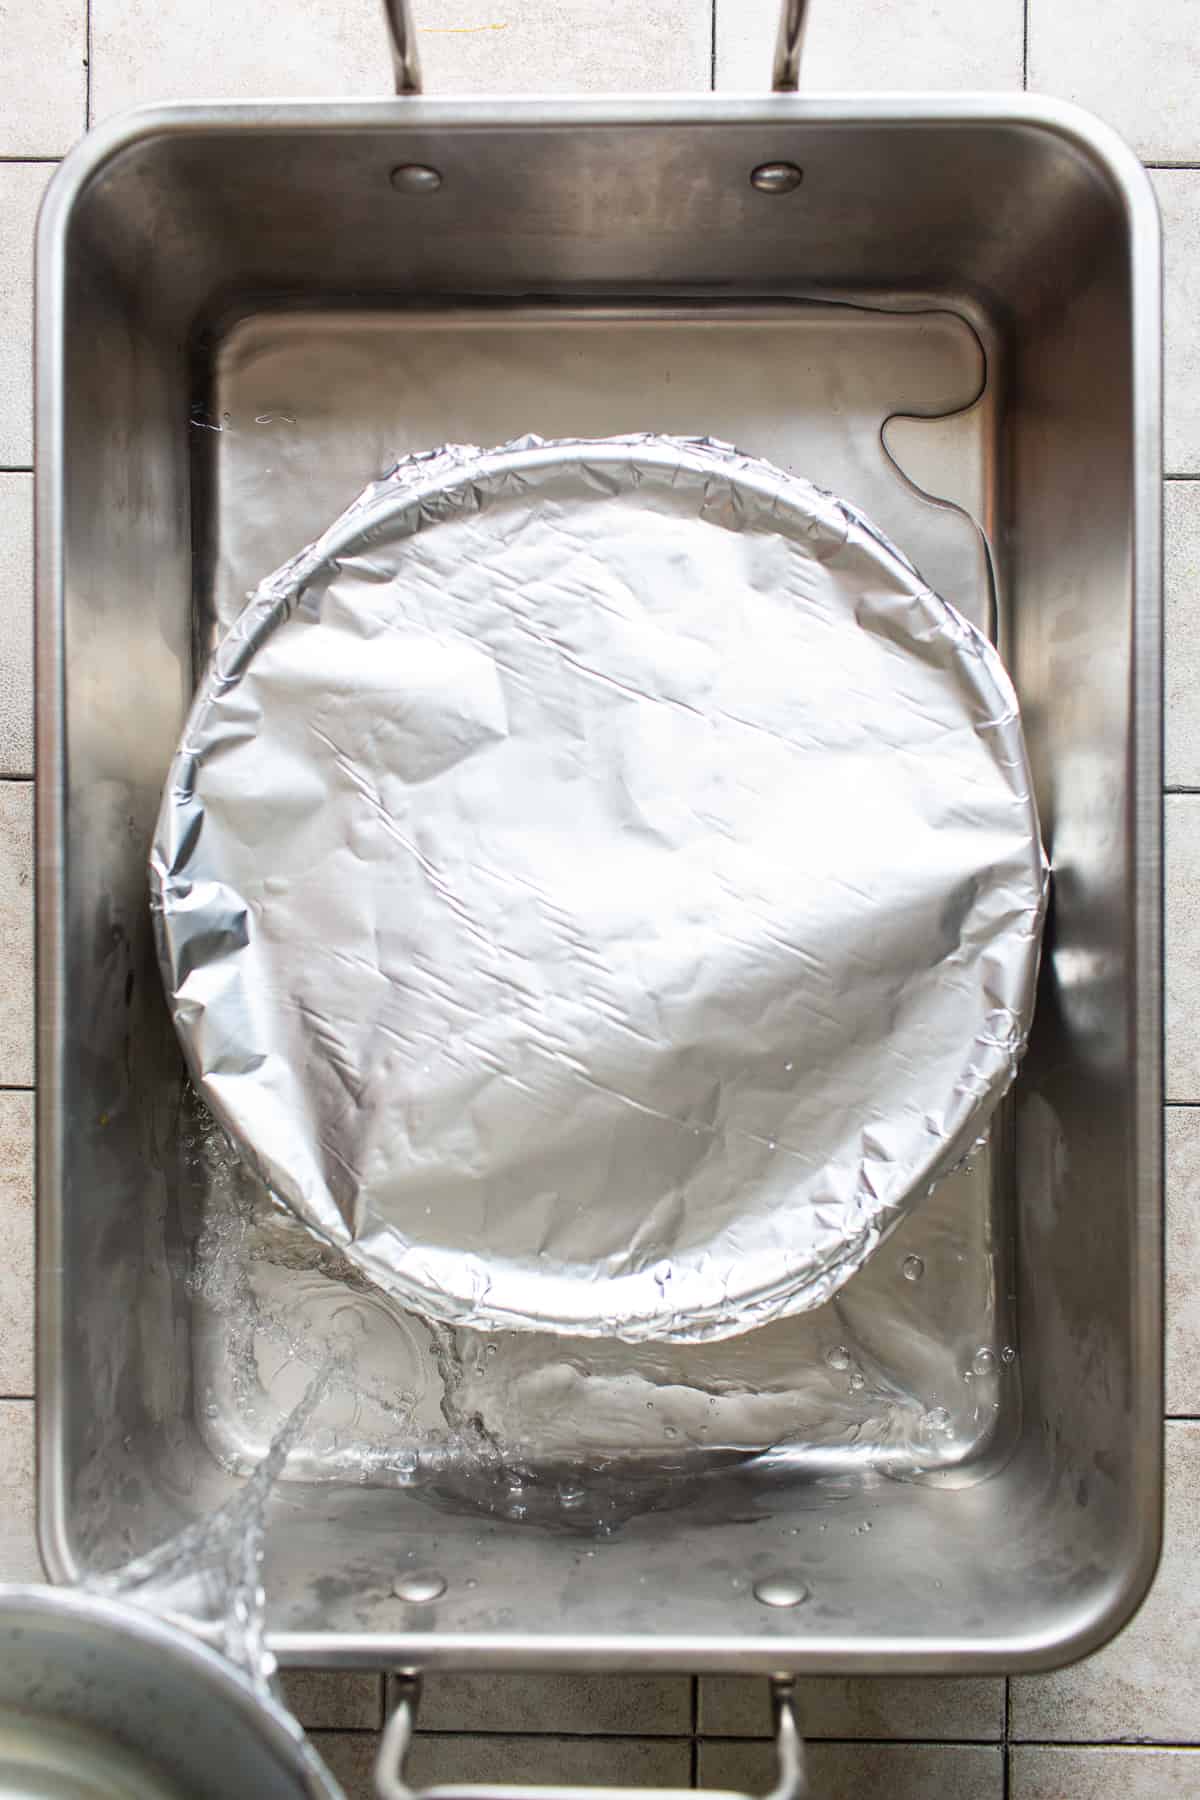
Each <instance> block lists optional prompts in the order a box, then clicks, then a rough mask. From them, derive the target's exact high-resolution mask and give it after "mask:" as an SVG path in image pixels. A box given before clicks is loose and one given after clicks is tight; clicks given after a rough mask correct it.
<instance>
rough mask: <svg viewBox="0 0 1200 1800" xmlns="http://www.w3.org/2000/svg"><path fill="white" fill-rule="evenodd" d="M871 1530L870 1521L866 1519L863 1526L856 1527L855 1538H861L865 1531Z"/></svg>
mask: <svg viewBox="0 0 1200 1800" xmlns="http://www.w3.org/2000/svg"><path fill="white" fill-rule="evenodd" d="M870 1529H871V1521H870V1519H864V1520H863V1522H862V1524H861V1525H856V1526H855V1527H854V1531H855V1536H856V1537H861V1536H862V1535H863V1532H864V1531H870Z"/></svg>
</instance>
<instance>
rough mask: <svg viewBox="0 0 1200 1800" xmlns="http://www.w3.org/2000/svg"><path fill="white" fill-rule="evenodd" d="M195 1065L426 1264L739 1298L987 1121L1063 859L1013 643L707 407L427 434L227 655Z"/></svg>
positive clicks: (647, 1303)
mask: <svg viewBox="0 0 1200 1800" xmlns="http://www.w3.org/2000/svg"><path fill="white" fill-rule="evenodd" d="M150 873H151V900H152V905H153V907H154V909H155V915H156V928H157V931H158V942H159V949H160V956H161V961H162V966H163V971H164V975H165V981H166V987H167V994H168V998H169V1003H170V1006H171V1010H172V1013H173V1016H174V1019H175V1023H176V1026H177V1028H178V1032H179V1035H180V1038H181V1041H182V1044H183V1047H184V1051H185V1053H186V1056H187V1059H188V1062H189V1064H190V1066H191V1070H192V1073H193V1076H194V1078H195V1080H196V1082H197V1084H198V1086H199V1088H200V1090H201V1092H202V1093H203V1095H204V1097H205V1099H206V1100H207V1102H208V1104H209V1105H210V1107H211V1108H212V1110H213V1112H214V1113H215V1114H216V1116H217V1118H218V1119H219V1120H220V1121H221V1123H222V1124H223V1125H224V1126H225V1128H226V1129H227V1130H228V1131H229V1132H230V1134H231V1135H232V1136H233V1138H234V1139H235V1141H236V1142H237V1143H238V1144H239V1146H240V1147H241V1148H242V1150H243V1152H244V1153H245V1154H246V1155H247V1156H248V1157H249V1158H250V1160H251V1162H252V1164H253V1165H254V1167H255V1168H256V1170H257V1172H258V1173H259V1174H260V1175H261V1176H262V1178H263V1180H264V1181H265V1182H266V1183H267V1185H268V1186H269V1188H270V1190H271V1191H272V1193H273V1194H274V1196H275V1197H276V1199H277V1200H278V1201H279V1202H280V1203H281V1204H283V1205H285V1206H286V1207H288V1208H290V1209H291V1210H292V1211H293V1212H294V1213H296V1214H297V1215H298V1216H299V1217H300V1218H301V1219H302V1220H303V1221H304V1222H305V1223H306V1224H307V1225H308V1226H309V1227H310V1228H311V1229H312V1230H313V1231H314V1232H316V1233H317V1234H318V1235H320V1236H321V1237H323V1238H326V1239H328V1240H331V1241H332V1242H334V1243H336V1244H337V1245H338V1246H340V1247H341V1249H342V1250H343V1251H344V1252H345V1253H346V1255H347V1256H348V1257H349V1258H350V1259H351V1261H352V1262H354V1263H355V1264H356V1265H358V1266H359V1267H360V1268H361V1269H362V1270H363V1271H364V1272H365V1273H366V1274H367V1275H369V1276H370V1277H371V1278H372V1279H373V1280H374V1281H375V1282H376V1283H377V1284H378V1285H379V1286H380V1287H381V1288H382V1289H383V1290H385V1291H386V1292H387V1293H389V1294H390V1295H392V1296H393V1297H394V1298H395V1299H396V1300H398V1301H399V1302H401V1303H402V1304H404V1305H406V1306H410V1307H413V1308H415V1309H417V1310H419V1311H420V1312H422V1313H424V1314H426V1315H428V1316H431V1317H433V1318H435V1319H440V1320H444V1321H448V1322H453V1323H456V1324H460V1325H470V1326H473V1327H476V1328H478V1329H483V1330H497V1329H499V1330H503V1329H510V1328H514V1327H516V1328H525V1329H539V1330H547V1329H550V1330H555V1331H559V1332H565V1333H574V1334H578V1335H582V1336H591V1337H601V1336H615V1337H618V1338H622V1339H625V1340H628V1341H631V1342H636V1341H639V1340H644V1339H658V1340H680V1341H682V1340H688V1339H702V1338H720V1337H728V1336H732V1335H734V1334H736V1333H738V1332H742V1331H746V1330H747V1329H749V1328H750V1327H752V1326H754V1325H758V1324H761V1323H763V1322H764V1321H766V1320H769V1319H773V1318H777V1317H779V1316H781V1315H784V1314H788V1313H794V1312H798V1311H801V1310H803V1309H806V1308H809V1307H813V1306H816V1305H818V1304H820V1303H821V1302H823V1301H825V1300H826V1299H828V1298H829V1296H830V1295H831V1294H832V1293H833V1292H835V1290H836V1289H837V1288H838V1287H839V1286H840V1285H841V1284H842V1283H843V1282H845V1281H846V1280H847V1279H848V1278H849V1276H850V1275H852V1274H853V1273H854V1271H855V1270H856V1269H858V1268H859V1267H860V1266H861V1265H862V1263H863V1262H864V1261H865V1259H866V1258H867V1257H868V1256H869V1255H870V1254H871V1252H872V1251H873V1250H874V1249H875V1248H876V1246H877V1245H878V1244H879V1242H880V1240H881V1238H882V1237H883V1235H884V1234H885V1233H886V1232H887V1231H888V1229H889V1228H890V1227H891V1226H892V1225H894V1224H895V1223H896V1221H897V1220H898V1218H899V1217H900V1215H901V1213H902V1212H903V1210H904V1209H905V1208H906V1207H908V1206H909V1205H910V1204H911V1203H912V1202H913V1201H914V1200H915V1199H917V1198H919V1197H920V1196H921V1195H923V1194H924V1193H925V1192H927V1191H928V1189H929V1187H930V1185H931V1184H932V1183H933V1182H935V1181H936V1180H937V1179H938V1178H939V1177H940V1176H941V1175H943V1174H944V1173H946V1172H947V1171H948V1170H949V1169H950V1168H951V1167H953V1165H954V1164H955V1163H956V1162H958V1161H959V1160H960V1159H961V1158H962V1157H963V1155H964V1154H965V1153H966V1151H967V1149H968V1148H969V1146H970V1144H971V1143H972V1141H973V1140H974V1139H975V1138H976V1137H977V1136H978V1135H979V1133H980V1131H981V1130H982V1128H983V1125H984V1123H985V1121H986V1119H987V1116H988V1114H989V1113H990V1111H991V1110H992V1108H993V1107H994V1106H995V1104H996V1102H997V1101H998V1100H999V1098H1000V1097H1001V1095H1002V1094H1003V1093H1004V1091H1005V1089H1006V1088H1007V1087H1008V1086H1009V1084H1010V1082H1011V1081H1012V1079H1013V1075H1014V1072H1015V1070H1016V1066H1017V1063H1018V1060H1019V1058H1020V1055H1021V1052H1022V1050H1023V1048H1024V1043H1025V1038H1026V1034H1027V1030H1028V1026H1029V1021H1030V1015H1031V1010H1032V1005H1033V993H1034V984H1035V979H1036V970H1037V959H1038V948H1039V938H1040V930H1041V923H1042V916H1043V910H1044V903H1045V891H1046V876H1045V866H1044V859H1043V856H1042V851H1041V846H1040V840H1039V836H1038V827H1037V818H1036V813H1035V808H1034V802H1033V798H1032V792H1031V782H1030V776H1029V769H1028V765H1027V761H1026V756H1025V750H1024V745H1023V741H1022V736H1021V730H1020V723H1019V719H1018V714H1017V706H1016V701H1015V698H1014V695H1013V691H1012V688H1011V686H1010V684H1009V681H1008V677H1007V675H1006V674H1005V671H1004V669H1003V666H1002V664H1001V662H1000V660H999V658H998V657H997V655H996V653H995V652H994V650H993V649H992V647H991V646H990V644H989V643H988V642H987V641H986V639H985V638H984V637H982V636H981V635H980V633H979V632H978V631H976V630H975V629H974V628H973V627H972V626H971V625H969V624H968V623H967V622H966V621H965V620H964V619H962V618H961V617H960V616H959V615H958V614H957V613H956V612H955V611H954V610H953V608H952V607H950V606H949V605H947V604H946V603H945V602H944V601H943V600H941V599H939V598H938V596H937V595H935V594H933V593H932V592H930V591H929V589H928V588H927V587H926V586H925V584H924V583H923V582H922V580H921V578H920V577H919V575H918V574H917V573H916V571H915V570H914V569H913V568H912V567H911V565H910V564H909V563H908V562H907V561H906V560H905V558H904V557H903V556H902V555H901V554H900V553H899V552H898V551H897V550H896V549H895V548H894V547H893V546H891V545H890V544H889V543H888V542H887V540H886V539H885V538H883V537H882V535H881V534H880V533H879V532H878V531H876V530H875V529H874V527H872V526H871V525H870V524H869V522H868V521H867V520H866V519H864V518H863V517H862V516H861V515H860V514H859V513H857V512H856V511H855V510H854V509H853V508H851V507H850V506H848V505H846V504H845V503H844V502H841V501H839V500H837V499H835V498H834V497H833V496H831V495H829V494H826V493H824V492H822V491H820V490H819V489H817V488H814V487H812V486H810V485H809V484H808V483H806V482H804V481H801V480H798V479H797V478H795V477H793V476H789V475H785V474H783V473H782V472H781V471H779V470H778V469H775V468H772V467H770V466H769V465H767V464H764V463H762V462H757V461H754V460H752V459H750V458H748V457H745V456H743V455H741V454H739V453H737V452H736V451H734V450H732V449H730V448H729V447H728V446H725V445H721V444H716V443H713V442H710V441H700V440H686V441H684V440H670V439H665V438H658V437H651V436H646V437H638V438H629V439H613V440H605V441H601V442H567V443H543V442H542V441H540V440H538V439H536V438H528V439H522V440H520V441H519V442H517V443H514V444H510V445H507V446H505V447H503V448H501V449H499V450H495V451H490V452H483V451H480V450H477V449H475V448H473V447H455V448H451V449H447V450H443V451H438V452H433V453H430V454H429V455H427V456H421V457H414V458H410V459H408V460H407V461H406V462H404V463H402V464H401V465H399V466H398V467H397V468H396V469H395V470H394V471H393V472H392V473H391V474H390V475H389V476H387V477H386V478H385V479H383V480H381V481H378V482H375V483H373V484H372V485H371V486H369V487H368V488H367V489H366V490H365V491H364V492H363V493H362V494H361V495H360V497H359V498H358V499H357V500H356V501H355V502H354V503H353V505H352V506H351V507H350V508H349V509H348V510H347V512H346V513H344V514H343V515H342V517H341V518H340V519H339V520H338V521H337V522H336V523H335V524H334V525H333V526H332V527H331V528H330V530H329V531H327V532H326V533H325V535H324V536H323V537H322V538H320V539H319V540H318V541H317V542H316V543H315V544H313V545H311V546H310V547H309V548H308V549H306V550H304V551H303V552H302V553H301V554H300V555H299V556H297V557H295V558H294V559H293V560H292V561H291V562H289V563H288V564H286V565H285V567H283V568H282V569H280V570H278V571H277V572H276V573H275V574H273V575H271V576H270V577H269V578H268V579H267V580H266V581H264V582H263V583H262V585H261V586H260V587H259V588H258V589H257V591H256V592H255V593H254V594H253V595H252V596H251V598H250V600H249V603H248V604H247V606H246V608H245V611H244V612H243V613H242V615H241V617H240V618H239V619H238V621H237V622H236V624H235V625H234V626H233V627H232V629H231V630H230V632H229V633H228V635H227V636H226V638H225V639H224V641H223V642H222V643H221V645H220V647H219V648H218V650H217V651H216V653H215V655H214V657H213V659H212V662H211V664H210V666H209V669H208V671H207V673H206V676H205V678H204V680H203V682H202V685H201V687H200V689H199V691H198V694H197V697H196V701H195V704H194V707H193V710H192V712H191V715H190V717H189V720H188V723H187V727H186V730H185V733H184V737H183V741H182V744H181V747H180V750H179V752H178V755H177V757H176V760H175V762H174V764H173V766H172V769H171V773H170V777H169V780H168V784H167V788H166V792H165V795H164V799H163V805H162V812H161V815H160V819H159V826H158V831H157V835H156V840H155V845H154V850H153V855H152V859H151V872H150Z"/></svg>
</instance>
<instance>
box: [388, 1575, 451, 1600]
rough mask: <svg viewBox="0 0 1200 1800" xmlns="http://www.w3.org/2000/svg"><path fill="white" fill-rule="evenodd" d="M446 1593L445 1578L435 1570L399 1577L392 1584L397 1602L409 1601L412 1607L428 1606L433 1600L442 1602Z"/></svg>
mask: <svg viewBox="0 0 1200 1800" xmlns="http://www.w3.org/2000/svg"><path fill="white" fill-rule="evenodd" d="M445 1591H446V1580H445V1577H444V1576H443V1575H439V1574H438V1573H437V1571H436V1570H434V1569H426V1570H421V1571H415V1572H414V1573H412V1574H410V1575H397V1577H396V1579H395V1581H394V1582H393V1583H392V1592H393V1594H395V1596H396V1598H397V1600H407V1601H408V1602H409V1604H410V1605H412V1606H427V1605H428V1604H429V1602H430V1601H431V1600H440V1599H441V1597H442V1595H443V1594H444V1593H445Z"/></svg>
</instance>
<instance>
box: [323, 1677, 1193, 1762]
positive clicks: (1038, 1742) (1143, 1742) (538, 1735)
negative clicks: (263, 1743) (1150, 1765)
mask: <svg viewBox="0 0 1200 1800" xmlns="http://www.w3.org/2000/svg"><path fill="white" fill-rule="evenodd" d="M298 1666H305V1667H306V1666H307V1665H298ZM304 1729H305V1732H306V1733H307V1735H308V1736H309V1737H311V1738H317V1739H320V1738H322V1737H330V1736H337V1737H358V1738H377V1737H378V1736H379V1733H378V1731H377V1730H376V1729H375V1727H373V1726H371V1725H306V1726H305V1727H304ZM416 1735H417V1736H418V1737H419V1738H434V1739H437V1740H438V1741H439V1742H442V1741H453V1740H454V1739H456V1738H463V1737H475V1738H506V1739H509V1740H513V1741H516V1740H519V1741H520V1742H521V1743H525V1744H545V1743H554V1744H685V1743H688V1742H689V1741H690V1740H689V1738H688V1737H687V1736H685V1735H684V1734H682V1733H680V1732H669V1731H655V1732H644V1731H642V1732H638V1731H591V1732H585V1731H495V1730H490V1731H474V1730H472V1729H471V1728H470V1727H469V1726H468V1727H465V1728H459V1729H449V1728H447V1727H441V1728H435V1729H434V1730H431V1731H419V1732H418V1733H417V1734H416ZM700 1741H701V1742H702V1743H705V1744H767V1745H770V1744H772V1743H773V1742H774V1739H773V1738H769V1737H745V1736H742V1737H725V1736H721V1735H718V1734H709V1735H707V1736H705V1737H704V1738H703V1739H701V1740H700ZM805 1741H806V1743H809V1744H838V1745H843V1746H846V1747H850V1748H853V1747H854V1746H855V1745H859V1744H861V1745H867V1746H870V1747H871V1748H872V1749H896V1750H903V1749H921V1750H1003V1749H1004V1747H1005V1746H1004V1740H1003V1739H1002V1738H946V1737H906V1738H901V1737H826V1738H807V1739H806V1740H805ZM1011 1747H1012V1748H1013V1749H1020V1750H1178V1751H1184V1752H1188V1753H1190V1754H1191V1755H1192V1756H1195V1757H1198V1758H1200V1740H1197V1739H1194V1738H1143V1737H1119V1738H1020V1739H1017V1740H1014V1742H1013V1744H1012V1746H1011Z"/></svg>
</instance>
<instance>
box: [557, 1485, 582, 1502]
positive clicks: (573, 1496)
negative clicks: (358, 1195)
mask: <svg viewBox="0 0 1200 1800" xmlns="http://www.w3.org/2000/svg"><path fill="white" fill-rule="evenodd" d="M583 1501H584V1492H583V1489H582V1488H581V1487H580V1486H579V1484H578V1482H574V1481H564V1482H562V1483H561V1484H560V1486H559V1490H558V1503H559V1505H560V1506H565V1507H572V1506H582V1505H583Z"/></svg>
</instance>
